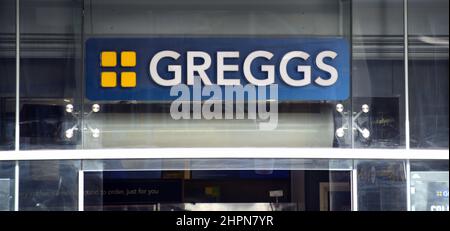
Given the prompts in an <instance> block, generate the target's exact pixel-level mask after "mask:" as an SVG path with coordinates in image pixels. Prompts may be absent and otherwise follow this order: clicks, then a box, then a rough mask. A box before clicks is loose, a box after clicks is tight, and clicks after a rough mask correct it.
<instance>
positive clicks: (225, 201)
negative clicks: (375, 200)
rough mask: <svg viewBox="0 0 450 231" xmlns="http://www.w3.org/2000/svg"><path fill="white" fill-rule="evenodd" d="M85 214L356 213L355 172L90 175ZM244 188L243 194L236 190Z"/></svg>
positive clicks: (126, 172) (220, 172) (204, 172)
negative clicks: (353, 209) (352, 191)
mask: <svg viewBox="0 0 450 231" xmlns="http://www.w3.org/2000/svg"><path fill="white" fill-rule="evenodd" d="M84 174H85V175H84V210H91V211H92V210H95V211H98V210H121V211H124V210H139V211H174V210H177V211H199V210H240V211H255V210H257V211H281V210H312V211H319V210H322V211H342V210H350V205H351V202H350V172H348V171H347V172H344V171H336V172H333V171H331V172H330V171H279V170H225V171H217V170H203V171H102V172H98V171H96V172H90V171H86V172H85V173H84ZM236 189H241V190H236Z"/></svg>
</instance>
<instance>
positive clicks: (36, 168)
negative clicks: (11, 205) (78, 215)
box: [19, 161, 80, 211]
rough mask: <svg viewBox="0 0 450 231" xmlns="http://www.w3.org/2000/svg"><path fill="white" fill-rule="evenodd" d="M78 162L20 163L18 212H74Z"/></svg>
mask: <svg viewBox="0 0 450 231" xmlns="http://www.w3.org/2000/svg"><path fill="white" fill-rule="evenodd" d="M79 169H80V161H21V162H20V178H19V210H25V211H26V210H34V211H54V210H56V211H72V210H77V209H78V170H79Z"/></svg>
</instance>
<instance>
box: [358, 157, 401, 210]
mask: <svg viewBox="0 0 450 231" xmlns="http://www.w3.org/2000/svg"><path fill="white" fill-rule="evenodd" d="M356 164H357V167H356V168H357V174H358V178H357V184H358V185H357V188H358V193H357V195H358V211H391V210H394V211H404V210H407V206H406V205H407V203H406V168H405V165H406V162H405V161H385V160H380V161H358V162H356Z"/></svg>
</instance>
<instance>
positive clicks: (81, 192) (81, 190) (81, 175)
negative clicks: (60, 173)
mask: <svg viewBox="0 0 450 231" xmlns="http://www.w3.org/2000/svg"><path fill="white" fill-rule="evenodd" d="M78 211H84V172H83V170H79V171H78Z"/></svg>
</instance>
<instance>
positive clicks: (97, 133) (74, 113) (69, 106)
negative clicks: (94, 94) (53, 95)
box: [64, 104, 100, 139]
mask: <svg viewBox="0 0 450 231" xmlns="http://www.w3.org/2000/svg"><path fill="white" fill-rule="evenodd" d="M99 111H100V105H98V104H93V105H92V107H91V111H89V112H87V113H86V112H85V113H84V116H82V115H81V113H80V112H79V111H74V107H73V104H67V105H66V112H67V113H68V114H70V115H71V116H72V117H73V118H75V120H76V121H77V122H76V123H75V124H74V125H73V126H72V127H71V128H69V129H67V130H66V131H65V134H64V135H65V137H66V138H67V139H72V138H73V135H74V133H75V132H76V131H79V130H80V127H81V120H82V119H84V120H85V123H84V124H85V128H84V129H83V130H84V131H86V130H89V131H90V132H91V134H92V137H94V138H98V137H100V129H98V128H93V127H92V126H90V124H89V123H88V122H86V121H89V120H86V119H87V118H89V117H90V116H91V115H92V114H94V113H97V112H99ZM82 117H83V118H82Z"/></svg>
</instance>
